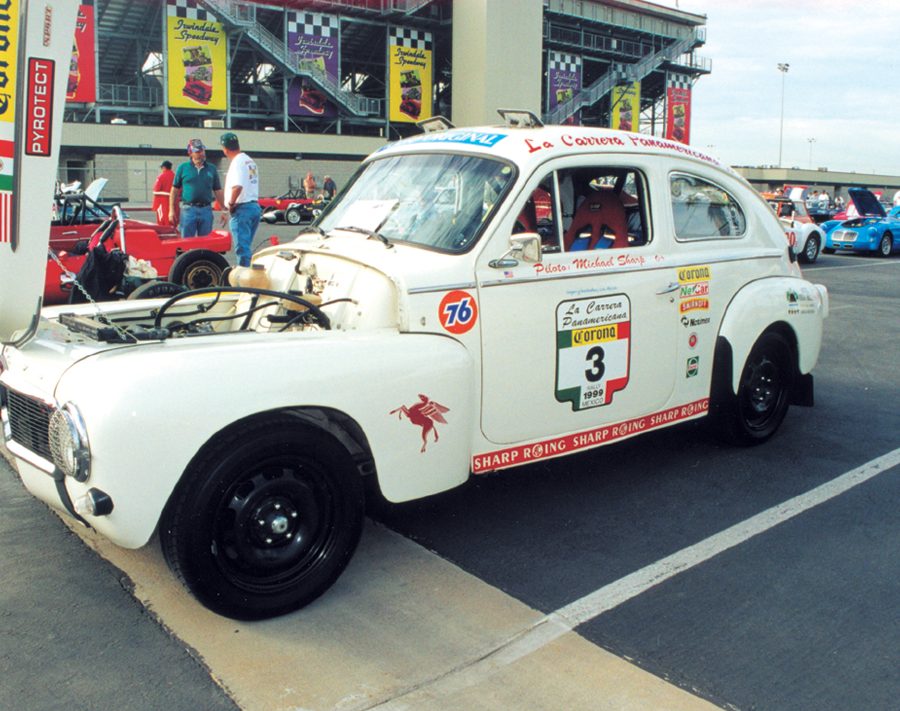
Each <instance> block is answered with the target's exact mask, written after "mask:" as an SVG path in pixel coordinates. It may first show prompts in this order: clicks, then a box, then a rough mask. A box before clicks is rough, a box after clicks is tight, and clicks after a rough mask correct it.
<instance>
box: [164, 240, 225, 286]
mask: <svg viewBox="0 0 900 711" xmlns="http://www.w3.org/2000/svg"><path fill="white" fill-rule="evenodd" d="M227 268H228V260H227V259H225V257H223V256H222V255H221V254H219V253H218V252H213V251H212V250H209V249H191V250H188V251H187V252H184V253H182V254H179V255H178V257H177V258H176V259H175V261H174V262H173V263H172V268H171V269H170V270H169V281H172V282H175V283H176V284H184V285H185V286H186V287H187V288H188V290H189V291H193V290H195V289H206V288H207V287H210V286H221V285H222V284H223V283H224V281H223V279H222V275H223V274H224V273H225V270H226V269H227Z"/></svg>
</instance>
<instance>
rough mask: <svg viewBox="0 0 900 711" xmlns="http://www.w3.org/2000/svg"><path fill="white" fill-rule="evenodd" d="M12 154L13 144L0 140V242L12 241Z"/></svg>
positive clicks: (13, 153)
mask: <svg viewBox="0 0 900 711" xmlns="http://www.w3.org/2000/svg"><path fill="white" fill-rule="evenodd" d="M13 155H15V144H14V143H13V142H12V141H0V244H3V243H9V242H11V241H12V224H11V222H12V189H13Z"/></svg>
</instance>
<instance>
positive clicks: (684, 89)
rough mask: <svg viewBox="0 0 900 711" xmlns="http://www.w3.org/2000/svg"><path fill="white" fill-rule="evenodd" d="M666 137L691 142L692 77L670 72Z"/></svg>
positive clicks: (667, 93) (667, 94) (667, 92)
mask: <svg viewBox="0 0 900 711" xmlns="http://www.w3.org/2000/svg"><path fill="white" fill-rule="evenodd" d="M666 138H672V139H674V140H676V141H681V142H682V143H690V142H691V79H690V77H689V76H687V75H685V74H669V76H668V79H667V81H666Z"/></svg>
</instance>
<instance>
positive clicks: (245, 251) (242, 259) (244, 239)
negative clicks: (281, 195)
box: [228, 202, 262, 267]
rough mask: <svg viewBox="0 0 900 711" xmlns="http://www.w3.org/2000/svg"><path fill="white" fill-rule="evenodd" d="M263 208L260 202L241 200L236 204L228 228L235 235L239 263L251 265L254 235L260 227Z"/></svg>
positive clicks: (235, 247) (240, 264)
mask: <svg viewBox="0 0 900 711" xmlns="http://www.w3.org/2000/svg"><path fill="white" fill-rule="evenodd" d="M260 215H262V208H260V206H259V203H258V202H239V203H238V204H237V205H235V206H234V211H233V212H232V213H231V219H230V220H229V221H228V228H229V229H230V230H231V234H232V236H233V237H234V253H235V255H236V256H237V260H238V265H239V266H242V267H249V266H250V257H251V255H252V254H253V235H255V234H256V228H257V227H259V217H260Z"/></svg>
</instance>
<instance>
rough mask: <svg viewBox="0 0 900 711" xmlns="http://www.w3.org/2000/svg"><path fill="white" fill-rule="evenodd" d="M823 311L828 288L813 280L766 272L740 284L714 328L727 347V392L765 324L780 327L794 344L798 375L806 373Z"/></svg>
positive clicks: (817, 345) (735, 383)
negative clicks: (728, 356) (728, 366)
mask: <svg viewBox="0 0 900 711" xmlns="http://www.w3.org/2000/svg"><path fill="white" fill-rule="evenodd" d="M827 316H828V292H827V291H826V290H825V287H824V286H821V285H819V284H810V283H809V282H807V281H805V280H803V279H795V278H790V277H771V278H767V279H759V280H757V281H754V282H752V283H750V284H748V285H746V286H745V287H743V288H742V289H741V290H740V291H738V293H737V294H735V296H734V298H733V299H732V300H731V303H730V304H729V305H728V309H727V311H726V312H725V317H724V319H723V320H722V326H721V328H720V329H719V336H720V338H723V339H725V341H726V342H727V344H728V346H729V348H730V351H731V358H732V364H733V366H732V368H731V373H730V378H729V380H730V386H731V392H732V393H736V392H737V388H738V381H739V379H740V376H741V371H742V370H743V364H744V363H745V362H746V360H747V356H749V355H750V350H751V349H752V348H753V344H754V343H756V340H757V339H758V338H759V337H760V335H762V334H763V333H764V332H765V331H767V330H769V329H776V330H781V331H782V332H783V333H784V334H785V335H786V337H787V338H788V340H789V341H791V342H792V343H793V344H794V347H795V351H796V355H797V362H796V365H797V373H798V375H801V376H803V375H806V374H808V373H810V371H812V369H813V367H814V366H815V364H816V362H817V361H818V358H819V349H820V347H821V345H822V330H823V322H824V319H825V318H826V317H827Z"/></svg>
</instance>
